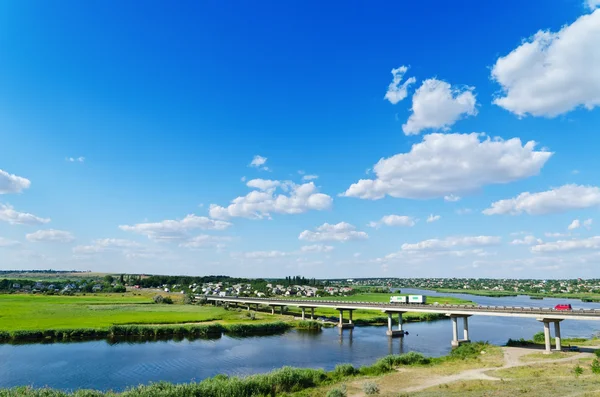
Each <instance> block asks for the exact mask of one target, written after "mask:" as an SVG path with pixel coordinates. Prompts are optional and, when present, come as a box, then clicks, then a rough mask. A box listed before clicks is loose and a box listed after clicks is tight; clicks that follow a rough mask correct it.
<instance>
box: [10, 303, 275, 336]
mask: <svg viewBox="0 0 600 397" xmlns="http://www.w3.org/2000/svg"><path fill="white" fill-rule="evenodd" d="M256 319H257V320H261V319H263V320H266V319H268V320H272V321H275V320H276V318H273V316H270V315H267V314H264V313H257V316H256ZM216 320H221V321H224V322H229V323H231V322H244V321H250V320H249V319H248V318H247V317H245V314H244V313H240V312H237V311H227V310H224V309H222V308H220V307H213V306H197V305H181V304H173V305H157V304H154V303H153V301H152V299H151V297H149V296H134V295H129V294H124V295H121V294H104V295H98V296H90V295H86V296H82V295H78V296H45V295H20V294H12V295H0V331H16V330H46V329H68V328H94V329H106V328H108V327H110V326H111V325H124V324H177V323H192V322H206V321H216Z"/></svg>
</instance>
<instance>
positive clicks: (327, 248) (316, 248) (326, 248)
mask: <svg viewBox="0 0 600 397" xmlns="http://www.w3.org/2000/svg"><path fill="white" fill-rule="evenodd" d="M300 251H302V252H319V253H320V252H331V251H333V247H332V246H331V245H323V244H313V245H303V246H302V247H300Z"/></svg>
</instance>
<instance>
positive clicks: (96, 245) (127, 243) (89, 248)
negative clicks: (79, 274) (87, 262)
mask: <svg viewBox="0 0 600 397" xmlns="http://www.w3.org/2000/svg"><path fill="white" fill-rule="evenodd" d="M142 247H143V246H142V245H141V244H140V243H137V242H135V241H131V240H123V239H116V238H104V239H98V240H94V241H93V243H92V244H91V245H78V246H76V247H73V253H75V254H95V253H98V252H106V251H123V252H129V251H135V250H139V249H141V248H142Z"/></svg>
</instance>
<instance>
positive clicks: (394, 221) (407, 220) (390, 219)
mask: <svg viewBox="0 0 600 397" xmlns="http://www.w3.org/2000/svg"><path fill="white" fill-rule="evenodd" d="M415 223H416V221H415V220H414V219H413V218H412V217H410V216H405V215H386V216H384V217H382V218H381V219H380V220H379V221H377V222H369V226H370V227H379V226H382V225H385V226H408V227H411V226H414V225H415Z"/></svg>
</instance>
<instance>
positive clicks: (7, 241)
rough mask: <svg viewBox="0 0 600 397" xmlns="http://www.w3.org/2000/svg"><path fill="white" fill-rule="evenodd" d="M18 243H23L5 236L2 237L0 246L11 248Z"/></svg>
mask: <svg viewBox="0 0 600 397" xmlns="http://www.w3.org/2000/svg"><path fill="white" fill-rule="evenodd" d="M18 245H21V243H20V242H18V241H16V240H10V239H7V238H4V237H0V248H10V247H16V246H18Z"/></svg>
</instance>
